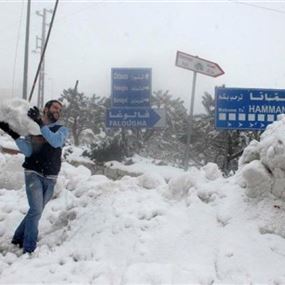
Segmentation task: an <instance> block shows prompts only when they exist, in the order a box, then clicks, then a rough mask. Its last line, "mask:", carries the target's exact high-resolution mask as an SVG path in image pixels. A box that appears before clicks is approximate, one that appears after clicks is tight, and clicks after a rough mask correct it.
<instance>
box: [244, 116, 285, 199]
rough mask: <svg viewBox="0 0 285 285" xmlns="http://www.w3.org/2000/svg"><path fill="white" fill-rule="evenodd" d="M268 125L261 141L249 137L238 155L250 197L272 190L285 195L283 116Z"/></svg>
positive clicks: (280, 195) (284, 121)
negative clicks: (240, 154)
mask: <svg viewBox="0 0 285 285" xmlns="http://www.w3.org/2000/svg"><path fill="white" fill-rule="evenodd" d="M278 119H279V120H278V121H276V122H274V123H273V124H271V125H269V126H268V127H267V129H266V130H265V131H264V133H263V134H262V135H261V139H260V142H257V141H252V142H251V143H250V145H249V146H248V147H247V148H246V149H245V151H244V153H243V155H242V157H241V158H240V162H239V164H240V172H241V174H242V176H243V178H244V182H245V184H246V193H247V195H248V196H249V197H252V198H253V197H262V196H264V195H267V194H268V193H272V194H273V195H275V196H276V197H278V198H281V199H283V200H284V199H285V116H284V115H280V116H279V118H278Z"/></svg>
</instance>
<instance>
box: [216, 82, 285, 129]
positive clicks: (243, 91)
mask: <svg viewBox="0 0 285 285" xmlns="http://www.w3.org/2000/svg"><path fill="white" fill-rule="evenodd" d="M215 100H216V108H215V126H216V128H217V129H240V130H242V129H244V130H264V129H265V128H266V126H267V125H269V124H271V123H272V122H274V121H275V120H276V119H277V115H278V114H282V113H285V90H284V89H256V88H224V87H216V90H215Z"/></svg>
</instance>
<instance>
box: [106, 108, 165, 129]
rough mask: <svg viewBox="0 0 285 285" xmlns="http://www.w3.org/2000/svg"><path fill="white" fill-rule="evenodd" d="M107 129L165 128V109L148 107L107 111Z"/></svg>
mask: <svg viewBox="0 0 285 285" xmlns="http://www.w3.org/2000/svg"><path fill="white" fill-rule="evenodd" d="M106 127H108V128H161V127H165V109H152V108H150V107H142V108H132V107H131V108H127V107H123V108H120V107H117V108H111V109H107V112H106Z"/></svg>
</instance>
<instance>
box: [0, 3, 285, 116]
mask: <svg viewBox="0 0 285 285" xmlns="http://www.w3.org/2000/svg"><path fill="white" fill-rule="evenodd" d="M246 3H249V4H251V5H246ZM246 3H237V1H202V3H201V1H200V2H196V1H188V2H187V1H180V2H179V1H175V2H174V1H173V2H170V1H169V2H167V1H153V2H150V1H148V2H147V1H144V2H143V1H140V2H139V1H108V2H105V3H101V1H97V2H96V1H63V0H62V1H60V2H59V6H58V11H57V14H56V19H55V23H54V27H53V30H52V34H51V38H50V42H49V45H48V49H47V53H46V88H45V96H46V97H45V98H46V99H50V98H58V97H59V95H60V94H61V92H62V90H63V89H68V88H71V87H74V85H75V82H76V80H77V79H78V80H79V91H80V92H84V93H85V94H86V95H91V94H94V93H95V94H97V95H99V96H110V92H111V68H113V67H146V68H152V85H153V91H157V90H160V89H162V90H169V91H170V93H171V94H173V96H174V97H180V98H181V99H183V100H184V101H185V107H186V108H187V109H188V108H189V104H190V103H189V102H190V95H191V88H192V76H193V73H192V72H191V71H189V70H186V69H181V68H178V67H176V66H175V57H176V52H177V50H180V51H183V52H185V53H188V54H191V55H195V56H199V57H202V58H204V59H208V60H210V61H213V62H216V63H218V64H219V65H220V66H221V67H222V69H223V70H224V72H225V74H224V75H222V76H220V77H218V78H212V77H208V76H205V75H201V74H198V77H197V86H196V97H195V110H194V111H195V113H198V112H201V111H202V110H203V109H202V107H201V103H200V102H201V97H202V95H203V93H204V92H205V91H207V92H209V93H211V94H214V88H215V86H220V85H222V84H225V85H226V86H227V87H251V88H278V89H279V88H280V89H282V88H284V87H285V64H284V62H285V38H284V27H285V2H283V1H278V2H274V3H267V2H258V3H256V2H250V1H247V2H246ZM252 5H257V6H259V7H253V6H252ZM53 6H54V1H33V0H32V12H31V34H30V51H32V50H33V49H35V37H36V35H37V34H38V35H39V36H40V35H41V18H40V17H38V16H36V15H35V11H36V10H40V11H42V9H43V8H48V9H52V8H53ZM260 6H261V7H265V8H268V9H263V8H260ZM270 9H271V10H270ZM21 15H22V17H21ZM25 17H26V1H9V2H8V1H0V23H1V25H0V42H1V46H0V59H1V64H0V76H1V77H0V78H1V80H0V82H1V83H0V91H1V90H3V89H14V93H15V94H17V96H20V97H21V96H22V93H21V92H22V82H23V62H24V60H23V55H24V38H25ZM49 19H51V14H50V15H49ZM18 36H19V38H18ZM17 43H18V49H17V53H16V47H17ZM29 59H30V61H29V88H28V92H29V91H30V89H31V85H32V81H33V79H34V76H35V72H36V68H37V64H38V61H39V54H34V53H32V52H30V53H29ZM13 74H14V75H13ZM13 78H14V80H13ZM36 94H37V89H36V90H35V94H34V98H33V99H34V101H35V102H36V98H35V97H36ZM0 96H1V94H0Z"/></svg>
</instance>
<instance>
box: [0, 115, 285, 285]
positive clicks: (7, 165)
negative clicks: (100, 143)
mask: <svg viewBox="0 0 285 285" xmlns="http://www.w3.org/2000/svg"><path fill="white" fill-rule="evenodd" d="M282 133H284V122H283V119H282V120H281V121H279V122H276V123H274V124H273V125H272V126H271V127H269V128H268V129H267V130H266V132H265V133H264V134H263V136H262V139H261V141H260V142H252V143H251V145H250V146H249V147H248V148H247V149H246V150H245V152H244V155H243V157H242V158H241V160H240V173H239V174H238V175H236V176H234V177H231V178H227V179H226V178H223V177H222V175H221V173H220V171H219V170H218V168H217V166H216V165H215V164H211V163H210V164H208V165H206V166H205V167H203V168H202V169H200V170H198V169H195V168H191V169H190V170H189V171H187V172H184V171H183V170H182V169H177V168H174V167H169V166H166V165H165V166H159V165H155V163H154V161H153V160H151V159H144V158H142V157H138V156H137V157H135V158H134V164H133V165H128V166H122V165H121V164H119V163H115V162H112V167H116V168H124V169H127V170H128V171H130V172H134V171H136V172H140V173H143V174H142V175H141V176H139V177H130V176H124V177H123V178H122V179H121V180H117V181H112V180H110V179H108V178H107V177H105V176H103V175H92V174H91V172H90V170H89V169H87V168H86V167H84V166H82V165H79V166H78V167H75V166H72V165H70V164H69V163H68V162H65V163H63V164H62V169H61V172H60V175H59V177H58V181H57V184H56V189H55V195H54V197H53V199H52V200H51V201H50V202H49V203H48V204H47V206H46V209H45V211H44V213H43V216H42V219H41V221H40V228H39V233H40V234H39V242H38V247H37V249H36V251H35V253H34V254H33V256H32V257H29V256H27V255H22V254H21V250H20V249H18V248H16V247H15V246H13V245H11V244H10V240H11V237H12V235H13V233H14V230H15V228H16V226H17V225H18V224H19V222H20V221H21V219H23V217H24V215H25V214H26V212H27V210H28V205H27V198H26V194H25V191H24V186H23V181H22V180H21V179H20V178H19V175H20V165H21V162H22V161H21V160H22V159H23V157H22V156H21V155H17V156H11V155H8V154H5V155H2V154H0V173H1V175H2V173H4V174H3V176H1V178H0V182H1V183H0V283H1V284H11V283H19V282H21V283H25V284H31V283H36V284H45V283H50V284H66V283H72V284H90V283H91V284H170V283H171V284H194V283H195V284H221V283H222V284H253V283H256V284H285V272H284V268H285V258H284V256H285V201H283V200H281V199H279V198H277V197H276V196H274V195H271V194H270V191H271V192H272V193H274V194H275V195H276V193H275V192H278V191H277V190H278V189H279V190H280V193H283V192H282V191H283V188H282V187H283V186H282V185H281V183H280V185H279V186H278V187H279V188H278V187H277V184H276V181H278V179H284V178H283V177H284V176H283V175H284V174H283V169H285V168H283V161H282V160H283V156H284V149H283V144H284V143H283V142H284V139H283V135H282ZM6 138H7V137H5V136H0V145H1V144H2V142H3V141H4V140H5V141H6ZM240 174H241V175H240ZM5 178H6V179H7V181H6V182H5V181H4V179H5ZM241 178H242V179H243V182H242V180H241ZM243 183H245V184H246V186H247V187H245V188H242V187H240V186H239V185H240V184H243ZM19 189H20V190H19ZM281 196H282V195H281ZM249 197H257V198H255V199H252V198H249ZM278 197H279V196H278ZM31 272H32V274H31Z"/></svg>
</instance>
